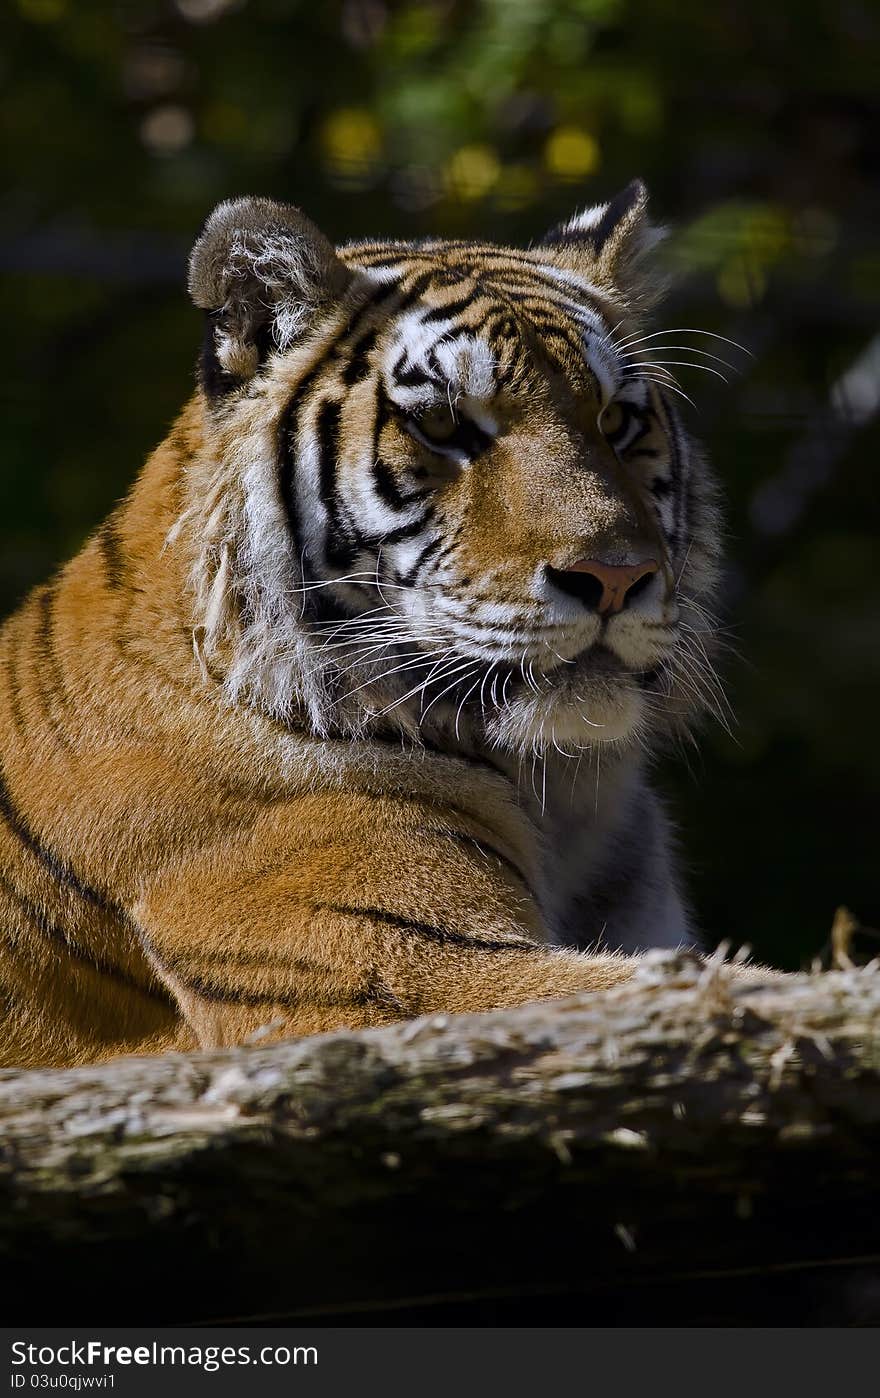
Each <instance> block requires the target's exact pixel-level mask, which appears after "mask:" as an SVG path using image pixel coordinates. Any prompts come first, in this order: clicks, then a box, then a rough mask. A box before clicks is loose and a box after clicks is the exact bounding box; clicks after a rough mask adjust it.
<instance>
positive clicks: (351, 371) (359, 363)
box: [342, 325, 379, 388]
mask: <svg viewBox="0 0 880 1398" xmlns="http://www.w3.org/2000/svg"><path fill="white" fill-rule="evenodd" d="M378 338H379V330H378V327H377V326H375V325H374V326H372V327H371V329H369V330H368V331H367V332H366V333H365V334H364V335H362V336H361V338H360V339H359V340H358V341H356V343H355V344H354V345H353V346H352V350H351V357H350V359H349V361H348V364H347V365H346V367H345V370H344V371H343V375H342V378H343V381H344V382H345V384H347V386H348V387H349V388H351V387H353V385H354V384H356V383H360V382H361V380H362V379H365V378H366V376H367V374H368V373H369V372H370V352H371V350H373V349H374V348H375V345H376V341H377V340H378Z"/></svg>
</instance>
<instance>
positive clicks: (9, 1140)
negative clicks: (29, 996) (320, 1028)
mask: <svg viewBox="0 0 880 1398" xmlns="http://www.w3.org/2000/svg"><path fill="white" fill-rule="evenodd" d="M878 1012H880V971H878V970H877V969H876V968H871V967H868V968H862V969H860V970H855V969H853V970H842V971H835V972H827V973H823V974H817V975H810V976H805V975H801V976H789V977H781V976H772V975H768V976H766V977H758V978H756V979H754V980H738V979H735V978H734V975H733V973H732V972H731V970H730V968H729V967H726V966H723V965H720V964H718V963H716V962H712V963H710V964H709V965H708V966H706V965H703V964H702V963H700V962H698V961H696V960H695V959H693V958H691V957H689V956H687V955H673V956H670V955H660V954H653V955H651V956H649V957H648V958H646V960H645V963H644V964H643V966H642V968H641V969H640V971H639V972H638V974H637V976H636V978H635V980H634V981H633V982H632V983H631V984H629V985H627V986H624V987H621V988H619V989H617V990H614V991H608V992H605V993H604V994H598V995H580V996H576V997H574V998H572V999H568V1000H564V1001H556V1002H552V1003H544V1004H533V1005H527V1006H523V1007H522V1008H520V1009H517V1010H512V1011H506V1012H497V1013H493V1014H487V1015H474V1016H448V1017H446V1016H440V1017H438V1016H433V1017H430V1018H427V1019H422V1020H416V1021H412V1022H410V1023H405V1024H400V1025H395V1026H392V1027H391V1028H388V1029H382V1030H371V1031H366V1032H358V1033H347V1032H340V1033H336V1034H330V1035H324V1036H321V1037H317V1038H312V1039H304V1040H298V1041H290V1042H286V1043H283V1044H280V1045H274V1046H272V1047H260V1046H259V1045H255V1046H252V1047H247V1048H242V1049H237V1050H230V1051H223V1052H215V1053H201V1054H193V1055H190V1056H175V1055H172V1056H168V1057H164V1058H156V1059H146V1058H140V1059H134V1058H129V1059H120V1060H117V1061H115V1062H113V1063H109V1064H105V1065H103V1066H100V1067H95V1068H80V1069H76V1070H70V1071H52V1072H44V1071H40V1072H24V1073H20V1074H16V1073H12V1072H4V1073H0V1191H2V1196H3V1199H2V1206H0V1252H2V1254H3V1256H4V1260H5V1263H6V1265H5V1268H4V1273H5V1275H6V1277H7V1278H8V1279H9V1278H15V1285H14V1287H12V1289H11V1296H10V1303H9V1304H8V1305H7V1312H9V1310H10V1304H11V1311H12V1313H11V1314H9V1321H12V1320H20V1321H25V1320H27V1321H30V1322H31V1323H35V1322H36V1320H37V1318H39V1321H40V1323H42V1324H50V1323H54V1322H57V1321H60V1320H64V1321H65V1322H66V1323H68V1324H73V1323H76V1322H77V1321H85V1320H90V1321H94V1320H95V1319H96V1318H98V1319H100V1320H101V1322H102V1323H105V1324H110V1323H118V1324H122V1323H138V1324H149V1323H158V1322H162V1321H166V1322H171V1323H175V1322H180V1323H182V1322H192V1321H211V1320H232V1319H238V1320H256V1319H259V1318H261V1317H264V1316H266V1317H268V1316H271V1317H279V1318H297V1319H302V1320H305V1319H312V1320H317V1321H329V1320H333V1321H346V1322H353V1323H365V1322H371V1323H373V1322H376V1321H379V1322H380V1323H384V1324H395V1323H402V1322H407V1323H414V1322H416V1321H418V1322H420V1323H438V1324H450V1323H459V1322H461V1323H471V1324H473V1323H476V1324H482V1323H493V1322H495V1323H514V1322H515V1323H520V1322H521V1321H527V1322H528V1321H531V1323H536V1324H614V1323H618V1322H620V1323H632V1324H637V1323H641V1324H669V1323H673V1324H674V1323H684V1324H686V1323H706V1324H708V1323H721V1324H723V1323H745V1324H749V1323H750V1324H771V1323H794V1324H797V1323H799V1322H800V1323H846V1322H851V1321H856V1322H859V1321H863V1322H866V1323H876V1322H877V1321H878V1320H880V1225H878V1219H880V1207H878V1205H880V1177H878V1168H877V1165H878V1145H880V1074H878V1069H880V1015H878Z"/></svg>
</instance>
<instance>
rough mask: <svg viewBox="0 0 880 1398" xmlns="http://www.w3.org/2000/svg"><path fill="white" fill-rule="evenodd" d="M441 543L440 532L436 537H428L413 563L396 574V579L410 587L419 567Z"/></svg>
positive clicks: (421, 566) (422, 565)
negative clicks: (404, 570)
mask: <svg viewBox="0 0 880 1398" xmlns="http://www.w3.org/2000/svg"><path fill="white" fill-rule="evenodd" d="M442 544H443V535H442V534H438V535H437V536H436V538H434V539H430V540H429V541H428V543H427V544H425V547H424V548H423V549H422V550H421V552H420V553H419V554H418V556H417V558H416V561H415V563H413V564H412V566H411V567H410V568H408V569H407V570H406V572H405V573H398V574H397V581H398V582H399V583H401V584H403V585H404V586H405V587H410V586H411V585H412V584H413V583H414V582H415V580H416V576H417V574H418V573H419V571H420V569H422V568H423V567H424V565H425V564H426V563H427V561H428V559H429V558H431V557H432V555H433V554H435V553H436V552H437V550H438V549H439V548H440V547H441V546H442Z"/></svg>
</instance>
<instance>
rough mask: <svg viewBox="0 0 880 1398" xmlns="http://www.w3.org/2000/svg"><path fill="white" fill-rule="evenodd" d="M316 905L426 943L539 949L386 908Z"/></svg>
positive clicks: (484, 948) (473, 948)
mask: <svg viewBox="0 0 880 1398" xmlns="http://www.w3.org/2000/svg"><path fill="white" fill-rule="evenodd" d="M315 906H316V908H317V909H318V910H319V911H321V912H328V913H338V914H339V915H340V916H341V917H357V918H369V919H372V920H373V921H374V922H381V923H383V924H385V926H387V927H394V928H396V929H397V930H398V931H400V932H406V933H409V934H411V935H412V936H414V937H421V938H423V939H424V940H425V941H427V942H435V943H437V944H438V945H439V946H456V947H467V948H468V950H470V951H539V950H540V948H539V947H538V945H537V943H536V942H528V941H525V940H523V941H521V942H495V941H491V940H490V939H489V938H488V937H469V936H466V935H465V934H464V933H463V932H454V931H453V930H452V929H451V928H449V927H436V926H434V925H433V924H431V923H428V922H418V921H416V919H414V918H410V917H401V916H400V914H398V913H390V912H388V911H387V910H386V909H385V908H351V907H348V906H346V905H345V904H343V903H317V904H316V905H315Z"/></svg>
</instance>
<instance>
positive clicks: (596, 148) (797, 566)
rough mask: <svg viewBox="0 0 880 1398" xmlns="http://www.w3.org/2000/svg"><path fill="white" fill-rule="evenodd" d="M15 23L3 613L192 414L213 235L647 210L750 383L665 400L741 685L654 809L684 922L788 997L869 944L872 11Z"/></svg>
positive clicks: (160, 15) (874, 390)
mask: <svg viewBox="0 0 880 1398" xmlns="http://www.w3.org/2000/svg"><path fill="white" fill-rule="evenodd" d="M5 13H6V18H5V20H4V21H3V23H4V27H5V29H6V35H5V42H4V43H3V46H2V57H0V84H2V94H3V100H2V121H3V127H4V130H3V145H4V149H5V157H4V158H5V160H6V163H7V171H6V174H7V178H6V180H5V182H4V188H3V193H2V196H0V197H2V210H3V216H2V231H0V272H2V308H3V316H4V321H5V331H4V335H3V344H4V350H5V365H4V370H3V374H2V379H0V382H2V393H3V399H4V402H3V419H2V421H3V428H2V437H0V453H2V455H0V611H4V612H5V611H7V610H8V609H10V608H11V607H12V606H13V605H14V603H15V602H16V600H17V599H18V598H20V597H21V596H22V594H23V593H24V592H25V591H26V590H27V589H28V588H29V587H30V586H31V585H32V584H33V583H34V582H36V581H37V580H39V579H40V578H43V577H44V576H45V575H46V574H47V573H48V572H49V571H50V569H51V568H52V567H53V566H54V564H55V563H56V562H57V561H59V560H61V559H63V558H64V557H65V556H67V555H69V554H70V553H71V552H72V551H73V550H75V549H76V548H77V547H78V545H79V544H80V543H81V541H82V539H83V538H84V536H85V535H86V534H87V533H88V532H89V530H90V529H91V528H93V527H94V526H95V524H97V523H98V522H99V520H100V519H101V517H102V516H103V514H104V513H105V512H106V510H107V508H108V507H109V506H110V504H111V503H112V502H113V501H114V499H116V498H117V497H118V496H119V495H120V494H122V493H123V492H124V491H125V489H126V488H127V486H128V484H129V482H130V481H131V479H132V478H133V476H134V474H135V473H136V472H137V470H138V468H139V466H140V464H141V462H142V459H143V457H144V455H145V453H146V452H147V451H148V450H149V449H150V448H151V447H152V446H153V445H154V444H155V443H156V442H157V441H158V440H159V439H160V437H161V436H162V435H163V434H164V432H165V429H166V427H167V425H168V423H169V422H170V420H171V418H172V417H173V415H174V414H175V412H176V410H177V408H178V407H179V406H180V404H181V403H182V402H183V400H184V398H185V397H186V396H187V394H188V392H189V389H190V385H191V380H192V367H193V362H194V356H195V351H196V345H197V341H198V339H199V336H200V333H201V327H200V322H199V317H198V315H197V313H196V312H195V311H194V310H192V309H191V308H190V306H189V304H188V302H187V299H186V296H185V293H184V290H183V281H184V262H185V255H186V251H187V248H188V245H189V243H190V242H191V241H192V238H193V237H194V235H195V233H196V231H197V230H198V228H199V226H200V224H201V222H202V221H203V219H204V217H205V215H206V214H207V212H208V211H209V209H210V208H211V206H212V205H213V204H214V203H215V202H216V201H217V200H219V199H221V198H224V197H227V196H230V195H234V194H241V193H265V194H271V195H275V196H279V197H281V198H284V199H289V200H292V201H294V202H296V203H299V204H301V205H303V206H304V208H305V209H306V210H307V212H309V213H310V214H311V215H312V216H313V217H314V218H315V219H316V221H317V222H319V223H320V224H321V225H322V226H323V227H324V229H325V231H326V232H327V233H328V234H329V235H330V236H331V237H333V238H335V239H336V240H339V241H344V240H347V239H350V238H357V237H360V236H363V235H367V234H371V233H377V234H393V235H397V236H403V237H409V236H416V235H421V234H424V233H427V232H433V233H438V234H448V235H461V234H465V235H467V234H470V233H475V234H477V233H478V234H480V235H481V236H490V237H493V238H496V239H499V240H505V239H508V240H514V239H517V240H524V241H526V240H529V239H530V238H533V237H536V236H538V235H539V234H540V233H541V232H542V231H543V229H544V228H545V227H546V226H548V225H550V224H551V223H553V222H554V221H555V220H556V219H558V218H559V217H561V216H563V215H565V214H567V213H569V212H570V211H572V210H573V209H574V208H576V207H578V206H581V205H583V204H584V203H589V202H594V201H596V200H600V199H603V198H606V197H608V196H609V195H610V194H611V193H613V192H614V191H615V190H616V189H617V188H618V187H620V186H621V185H623V184H625V183H626V182H627V181H628V180H629V179H630V178H631V177H632V176H633V175H634V174H640V175H642V176H643V177H644V178H645V179H646V180H647V182H648V184H649V186H650V188H651V190H652V192H653V196H654V205H655V209H656V211H657V214H658V216H659V217H660V218H661V219H663V220H669V221H670V222H671V223H673V225H674V227H675V230H676V233H675V237H674V240H673V242H672V245H671V248H670V253H669V256H670V258H671V260H672V262H673V264H674V266H675V268H676V270H677V271H678V272H679V274H680V275H679V280H678V285H677V288H676V290H675V292H674V295H673V298H672V301H671V302H670V303H669V305H668V306H667V308H665V309H664V311H663V313H662V320H661V321H660V322H659V323H660V324H661V325H667V326H685V327H691V326H696V327H703V328H705V329H708V330H713V331H716V332H718V333H720V334H723V335H728V336H731V337H732V338H733V339H735V340H738V341H741V342H742V343H743V344H744V345H745V346H747V347H748V348H749V350H750V351H751V353H752V355H753V358H749V357H748V356H746V355H743V354H739V355H734V358H735V359H736V362H737V367H738V371H739V372H738V374H737V375H736V376H735V377H733V378H732V379H731V381H730V383H729V384H725V383H723V382H721V381H720V380H718V379H715V378H712V377H710V376H708V375H697V374H695V373H692V372H691V371H690V370H688V369H683V370H681V371H680V375H681V381H682V383H683V385H684V387H685V388H686V389H687V390H688V392H689V393H690V394H691V395H692V396H693V397H694V398H695V400H696V401H697V404H698V408H699V411H698V413H697V414H695V415H694V414H692V415H691V421H692V424H693V426H694V427H695V429H696V430H697V432H698V433H699V434H700V435H702V436H703V437H704V439H705V440H706V441H707V442H708V445H709V447H710V449H711V453H712V457H713V459H714V461H715V464H716V466H717V469H718V470H719V472H720V474H721V477H722V479H723V481H724V485H725V490H726V494H727V499H728V530H729V548H728V552H729V569H728V573H727V576H726V580H725V586H724V608H725V612H726V623H727V624H728V625H729V626H730V627H731V628H732V640H733V642H734V643H735V646H736V648H737V650H738V651H739V652H740V657H739V658H737V656H736V655H731V656H729V657H728V658H727V660H726V661H725V664H724V673H725V676H726V680H727V685H728V689H729V694H730V699H731V703H732V705H733V707H734V709H735V711H736V715H737V724H736V728H735V733H734V736H733V738H730V737H728V736H727V735H726V734H725V733H724V731H723V730H722V729H721V728H720V727H718V726H717V725H715V726H712V727H711V728H708V729H707V731H706V733H705V734H704V736H703V739H702V742H701V751H700V754H699V755H695V756H694V757H693V758H692V759H691V764H690V765H691V771H690V772H688V771H687V770H685V768H684V767H683V765H682V764H681V763H680V762H676V763H670V764H668V766H667V767H665V768H664V770H663V773H662V781H663V783H664V785H665V787H666V788H667V790H668V791H669V794H670V800H671V802H672V804H673V808H674V810H675V812H676V814H677V818H678V820H679V823H680V826H681V831H682V843H683V846H684V849H685V851H686V862H687V867H688V871H689V883H690V887H691V890H692V893H693V897H694V900H695V902H696V906H697V909H698V912H699V916H700V919H701V921H702V924H703V925H704V927H705V928H707V929H708V930H709V933H710V935H711V937H712V938H713V939H718V938H722V937H726V938H731V939H732V940H733V941H735V942H736V943H737V944H738V943H740V942H742V941H747V942H749V943H750V944H751V945H752V946H753V947H754V949H755V951H756V953H757V954H759V955H760V956H762V957H763V958H765V959H768V960H771V961H773V962H775V963H777V964H779V965H785V966H797V965H799V964H803V963H805V962H807V961H809V959H810V958H811V957H812V956H813V955H814V954H816V953H817V952H818V951H819V950H820V949H821V948H822V947H823V946H824V945H825V944H826V943H827V938H828V932H829V927H830V923H831V918H832V915H833V913H834V909H835V907H836V906H837V905H838V904H841V903H846V904H848V905H849V906H851V907H852V908H853V910H854V911H855V912H856V914H857V915H859V916H860V917H861V918H862V920H863V921H864V922H865V923H866V924H867V925H868V926H870V925H871V924H873V925H874V926H880V893H878V885H877V879H876V870H875V863H876V858H875V847H876V835H875V812H876V810H877V806H878V789H880V747H878V744H877V743H876V742H875V740H874V727H875V723H876V721H877V713H878V705H877V687H876V679H877V671H878V639H880V576H878V563H880V560H878V551H877V548H876V544H875V540H876V538H877V524H878V515H880V507H878V500H877V491H876V486H875V479H876V476H877V473H878V463H877V448H878V427H877V424H878V407H880V328H878V314H877V312H878V302H880V250H878V245H877V241H876V238H875V236H874V235H875V228H876V226H877V224H878V221H880V197H878V185H877V180H876V174H877V170H876V167H877V163H878V147H877V145H876V144H875V143H872V139H871V136H872V132H873V131H876V129H877V121H878V116H880V112H878V107H880V100H878V95H877V94H878V79H877V75H878V72H880V44H878V37H880V10H878V8H877V7H876V5H873V4H871V3H868V0H864V2H862V0H851V2H850V3H848V2H847V0H797V3H793V0H787V2H786V0H767V2H766V3H763V4H759V3H755V0H750V3H744V2H743V0H711V3H708V0H676V3H674V4H673V3H672V2H671V0H471V3H462V2H461V0H421V3H385V0H345V3H340V0H330V2H329V3H324V2H323V0H321V2H320V3H319V0H310V3H303V0H250V3H246V0H232V2H231V3H230V0H177V3H176V4H172V3H168V0H166V3H158V0H156V3H150V0H131V2H130V3H117V4H112V3H110V0H12V3H11V5H10V6H8V7H7V9H6V12H5ZM672 338H675V337H672ZM692 343H694V344H702V345H703V347H704V348H707V349H709V350H712V349H713V348H714V346H713V344H712V342H710V341H708V340H705V341H702V342H701V341H699V340H693V341H692ZM867 935H868V936H869V935H870V934H867ZM865 945H866V946H867V947H868V948H870V947H871V943H870V941H869V940H867V941H866V943H865ZM878 948H880V943H877V944H875V950H876V949H878Z"/></svg>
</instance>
